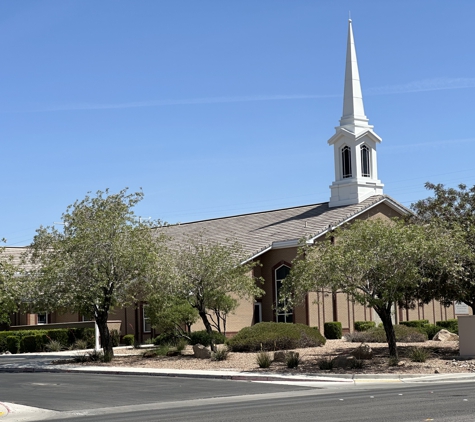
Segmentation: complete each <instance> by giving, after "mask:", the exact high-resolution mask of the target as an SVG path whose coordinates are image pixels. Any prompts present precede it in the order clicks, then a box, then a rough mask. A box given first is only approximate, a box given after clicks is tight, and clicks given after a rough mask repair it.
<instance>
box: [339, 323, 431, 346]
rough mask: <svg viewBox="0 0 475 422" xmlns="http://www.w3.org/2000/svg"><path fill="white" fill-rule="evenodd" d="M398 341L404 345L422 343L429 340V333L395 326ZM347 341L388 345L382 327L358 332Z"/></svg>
mask: <svg viewBox="0 0 475 422" xmlns="http://www.w3.org/2000/svg"><path fill="white" fill-rule="evenodd" d="M394 332H395V334H396V341H398V342H402V343H420V342H424V341H426V340H427V333H426V332H425V331H422V329H421V328H414V327H407V326H405V325H395V326H394ZM345 338H346V339H347V341H351V342H357V343H386V341H387V340H386V332H385V331H384V328H382V327H376V328H371V329H370V330H368V331H360V332H358V331H356V332H354V333H351V334H347V335H346V336H345Z"/></svg>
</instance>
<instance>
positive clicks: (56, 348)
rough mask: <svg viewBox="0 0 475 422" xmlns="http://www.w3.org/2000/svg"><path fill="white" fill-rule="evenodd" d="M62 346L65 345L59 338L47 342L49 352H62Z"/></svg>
mask: <svg viewBox="0 0 475 422" xmlns="http://www.w3.org/2000/svg"><path fill="white" fill-rule="evenodd" d="M62 348H63V345H62V344H61V342H59V341H58V340H50V341H49V343H47V344H46V351H47V352H60V351H61V349H62Z"/></svg>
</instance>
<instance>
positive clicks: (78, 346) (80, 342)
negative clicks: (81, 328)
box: [72, 338, 87, 350]
mask: <svg viewBox="0 0 475 422" xmlns="http://www.w3.org/2000/svg"><path fill="white" fill-rule="evenodd" d="M72 348H73V349H75V350H84V349H87V340H84V339H82V338H81V339H77V340H76V341H75V342H74V343H73V345H72Z"/></svg>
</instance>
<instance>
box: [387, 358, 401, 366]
mask: <svg viewBox="0 0 475 422" xmlns="http://www.w3.org/2000/svg"><path fill="white" fill-rule="evenodd" d="M398 363H399V359H398V358H396V357H394V356H391V357H390V358H389V359H388V365H389V366H398Z"/></svg>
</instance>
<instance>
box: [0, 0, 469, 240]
mask: <svg viewBox="0 0 475 422" xmlns="http://www.w3.org/2000/svg"><path fill="white" fill-rule="evenodd" d="M349 11H351V18H352V20H353V29H354V35H355V42H356V50H357V55H358V62H359V70H360V76H361V83H362V88H363V97H364V103H365V111H366V115H367V116H368V118H369V119H370V123H371V124H373V125H374V130H375V132H376V133H377V134H378V135H379V136H381V137H382V138H383V143H382V144H381V145H380V146H379V147H378V167H379V168H378V170H379V177H380V179H381V181H382V182H383V183H384V184H385V188H384V192H385V193H386V194H388V195H391V196H392V197H393V198H395V199H396V200H398V201H400V202H401V203H403V204H404V205H406V206H410V204H411V203H412V202H414V201H416V200H417V199H421V198H425V197H427V196H428V195H429V192H428V191H426V190H425V189H424V182H426V181H431V182H434V183H444V184H446V185H447V186H456V185H457V184H459V183H466V184H467V185H470V186H471V185H474V184H475V173H474V165H473V157H474V156H475V136H474V135H473V134H472V130H473V129H472V125H473V122H474V113H475V102H474V94H475V42H474V37H475V36H474V32H473V17H474V16H475V2H473V1H469V0H466V1H463V0H459V1H457V2H449V1H429V0H427V1H421V0H410V1H409V0H408V1H404V0H403V1H397V2H395V1H393V2H389V1H376V0H375V1H344V0H341V1H338V2H336V1H317V0H313V1H306V0H292V1H290V0H288V1H279V0H268V1H266V0H257V1H256V0H249V1H246V0H239V1H218V0H215V1H206V0H201V1H194V0H193V1H192V0H190V1H185V0H183V1H179V0H178V1H159V0H153V1H116V0H114V1H106V0H101V1H88V0H81V1H64V0H58V1H56V0H50V1H36V0H35V1H27V0H24V1H21V2H17V1H13V0H11V1H3V2H1V3H0V39H1V40H2V41H1V42H0V57H1V62H2V65H1V66H0V140H1V144H2V149H1V151H2V154H1V164H2V170H3V171H2V177H1V179H0V189H1V198H2V206H1V207H0V237H5V238H7V240H8V242H7V244H8V245H11V246H20V245H26V244H28V243H29V242H31V240H32V238H33V236H34V233H35V230H36V229H37V228H38V227H39V226H40V225H51V224H53V222H56V221H60V218H61V214H62V212H63V211H64V210H65V209H66V207H67V205H69V204H71V203H72V202H74V201H75V200H76V199H82V198H83V197H84V196H85V195H86V193H87V192H88V191H92V192H96V191H97V190H105V189H106V188H110V189H111V190H112V191H118V190H120V189H122V188H124V187H129V188H130V189H131V190H132V191H135V190H138V189H139V188H140V187H142V188H143V191H144V193H145V199H144V200H143V202H142V203H141V204H140V205H139V206H138V208H137V210H136V212H137V213H138V214H139V215H141V216H143V217H152V218H153V219H161V220H165V221H167V222H170V223H175V222H186V221H194V220H201V219H207V218H215V217H220V216H226V215H234V214H241V213H247V212H255V211H263V210H269V209H276V208H283V207H291V206H297V205H305V204H312V203H319V202H325V201H328V199H329V196H330V189H329V185H330V184H331V183H332V181H333V175H334V173H333V151H332V147H330V146H328V145H327V140H328V139H329V138H330V137H331V136H332V135H333V133H334V127H335V126H337V125H338V121H339V119H340V117H341V112H342V96H343V80H344V66H345V53H346V37H347V20H348V12H349Z"/></svg>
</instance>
